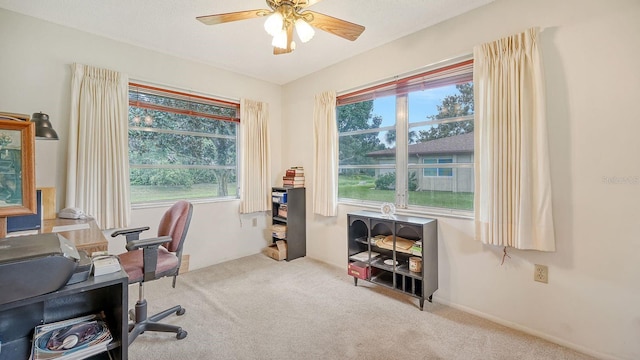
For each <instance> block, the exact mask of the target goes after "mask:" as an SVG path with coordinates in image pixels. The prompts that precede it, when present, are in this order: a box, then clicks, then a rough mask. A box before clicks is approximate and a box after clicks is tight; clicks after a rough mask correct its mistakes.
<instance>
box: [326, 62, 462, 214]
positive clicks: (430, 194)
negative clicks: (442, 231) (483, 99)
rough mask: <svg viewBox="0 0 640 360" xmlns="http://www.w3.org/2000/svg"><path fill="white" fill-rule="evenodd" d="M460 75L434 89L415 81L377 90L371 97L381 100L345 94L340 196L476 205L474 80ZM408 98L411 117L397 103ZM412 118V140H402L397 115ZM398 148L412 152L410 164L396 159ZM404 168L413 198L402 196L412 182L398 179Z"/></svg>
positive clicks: (340, 108)
mask: <svg viewBox="0 0 640 360" xmlns="http://www.w3.org/2000/svg"><path fill="white" fill-rule="evenodd" d="M470 70H471V69H468V70H465V71H470ZM466 74H467V75H470V72H467V73H466ZM459 75H460V74H457V75H456V76H454V77H451V78H450V79H440V80H438V81H439V82H434V83H432V84H431V85H433V86H427V87H424V88H426V90H422V89H423V88H419V87H418V86H415V87H411V88H407V89H408V90H406V91H407V92H404V93H397V95H395V94H393V95H390V96H385V97H376V96H380V94H381V92H378V90H377V89H378V88H377V87H374V88H372V90H371V93H370V94H369V95H371V96H370V97H369V98H373V100H364V101H361V99H364V98H366V97H364V95H363V96H360V95H356V96H355V97H348V96H347V97H345V98H343V100H344V101H343V102H341V103H342V104H347V105H341V106H338V107H337V117H338V131H339V134H340V140H339V150H340V167H339V180H340V181H339V189H338V192H339V197H340V198H343V199H344V198H348V199H361V200H366V201H380V202H382V201H393V202H394V203H395V201H396V199H398V202H400V204H396V205H400V208H402V207H405V206H407V207H411V206H426V207H442V208H450V209H463V210H473V191H474V176H473V137H474V135H473V111H474V109H473V106H474V104H473V83H472V82H466V81H467V80H468V79H470V78H471V77H470V76H459ZM438 84H448V85H444V86H438ZM358 93H359V94H360V93H362V94H365V93H366V91H359V92H358ZM387 93H393V91H388V92H385V93H384V95H387ZM358 96H360V97H358ZM405 96H406V101H407V107H406V114H405V111H404V110H403V108H404V106H400V107H399V108H396V101H399V103H400V104H402V103H403V102H404V100H405ZM355 101H360V102H355ZM405 115H406V117H407V119H408V120H407V121H408V130H404V129H403V130H402V131H408V133H407V142H406V143H397V138H396V136H395V135H396V131H394V130H392V129H391V128H395V127H396V119H398V121H399V123H400V124H404V122H403V119H404V118H405ZM403 126H404V125H403ZM376 129H381V130H379V131H376ZM403 142H404V141H403ZM396 148H397V149H403V150H402V151H405V150H404V149H407V151H408V154H407V156H406V162H405V161H404V160H402V161H401V160H399V159H403V158H404V157H400V158H398V157H397V156H396ZM442 164H451V165H445V166H443V165H442ZM396 171H398V172H405V173H406V174H407V176H406V178H407V179H408V180H407V181H408V184H406V185H407V186H406V190H407V196H406V197H404V196H403V195H404V193H400V192H404V191H405V186H404V184H401V185H403V186H396V184H395V178H396ZM356 189H357V191H356ZM396 191H397V192H399V193H398V194H396ZM404 199H406V200H404ZM405 201H406V202H405Z"/></svg>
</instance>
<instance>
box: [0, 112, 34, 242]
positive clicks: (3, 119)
mask: <svg viewBox="0 0 640 360" xmlns="http://www.w3.org/2000/svg"><path fill="white" fill-rule="evenodd" d="M29 120H30V117H29V116H28V115H21V114H9V113H0V218H6V217H7V216H15V215H26V214H35V213H36V211H37V209H36V206H37V205H36V186H35V154H34V149H35V124H34V123H32V122H31V121H29ZM0 221H1V222H2V223H4V224H6V222H5V219H0ZM1 227H2V226H1V225H0V235H2V231H1Z"/></svg>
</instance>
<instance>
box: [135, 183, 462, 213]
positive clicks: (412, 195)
mask: <svg viewBox="0 0 640 360" xmlns="http://www.w3.org/2000/svg"><path fill="white" fill-rule="evenodd" d="M374 181H375V178H374V177H371V176H349V177H346V176H340V177H339V180H338V182H339V188H338V190H339V191H338V197H340V198H347V199H358V200H366V201H379V202H391V203H394V202H395V195H396V194H395V191H393V190H375V182H374ZM228 194H229V196H236V184H235V183H234V184H229V187H228ZM217 196H218V185H216V184H196V185H193V186H192V187H191V188H185V187H183V186H150V185H131V202H132V203H134V204H136V203H147V202H154V201H167V200H179V199H187V200H188V199H205V198H214V197H217ZM409 205H416V206H433V207H440V208H448V209H459V210H473V193H454V192H449V191H409Z"/></svg>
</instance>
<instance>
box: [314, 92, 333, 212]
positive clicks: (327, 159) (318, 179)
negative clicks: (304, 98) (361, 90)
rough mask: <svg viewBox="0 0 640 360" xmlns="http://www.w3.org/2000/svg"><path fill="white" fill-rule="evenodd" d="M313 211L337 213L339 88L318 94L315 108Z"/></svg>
mask: <svg viewBox="0 0 640 360" xmlns="http://www.w3.org/2000/svg"><path fill="white" fill-rule="evenodd" d="M313 130H314V131H313V156H314V163H313V212H314V213H315V214H319V215H324V216H337V215H338V206H337V203H338V124H337V123H336V92H335V91H325V92H323V93H320V94H318V95H316V96H315V104H314V108H313Z"/></svg>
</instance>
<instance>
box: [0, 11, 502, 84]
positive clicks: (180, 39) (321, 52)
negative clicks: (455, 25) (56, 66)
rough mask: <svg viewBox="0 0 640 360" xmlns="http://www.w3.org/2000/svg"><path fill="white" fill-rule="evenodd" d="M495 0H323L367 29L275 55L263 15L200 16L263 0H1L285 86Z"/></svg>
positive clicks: (319, 35)
mask: <svg viewBox="0 0 640 360" xmlns="http://www.w3.org/2000/svg"><path fill="white" fill-rule="evenodd" d="M492 1H494V0H323V1H321V2H319V3H317V4H315V5H313V6H311V7H309V9H310V10H314V11H316V12H320V13H324V14H327V15H330V16H333V17H337V18H340V19H343V20H346V21H349V22H353V23H357V24H360V25H363V26H365V27H366V30H365V31H364V33H363V34H362V35H361V36H360V37H359V38H358V39H357V40H356V41H355V42H351V41H348V40H345V39H343V38H340V37H338V36H335V35H332V34H329V33H326V32H324V31H321V30H317V31H316V35H315V37H314V38H313V39H312V40H311V41H309V42H308V43H305V44H302V43H299V42H298V47H297V49H296V50H295V51H294V52H293V53H290V54H284V55H277V56H276V55H273V48H272V47H271V38H270V36H269V35H268V34H267V33H266V32H265V31H264V28H263V23H264V18H257V19H250V20H242V21H237V22H231V23H225V24H219V25H212V26H207V25H204V24H202V23H200V22H199V21H197V20H196V19H195V18H196V16H200V15H211V14H217V13H226V12H235V11H243V10H251V9H268V7H267V5H266V2H265V1H264V0H226V1H225V0H190V1H177V0H28V1H25V0H0V8H5V9H7V10H11V11H15V12H18V13H22V14H25V15H30V16H33V17H36V18H41V19H45V20H48V21H51V22H53V23H57V24H62V25H65V26H68V27H72V28H76V29H79V30H82V31H86V32H89V33H93V34H97V35H101V36H105V37H108V38H111V39H115V40H119V41H123V42H126V43H129V44H133V45H137V46H140V47H144V48H147V49H152V50H156V51H159V52H162V53H166V54H172V55H176V56H179V57H182V58H186V59H190V60H195V61H198V62H202V63H206V64H210V65H213V66H215V67H219V68H222V69H226V70H230V71H234V72H237V73H241V74H244V75H248V76H252V77H255V78H258V79H262V80H266V81H269V82H272V83H275V84H286V83H288V82H290V81H293V80H296V79H298V78H300V77H303V76H305V75H307V74H310V73H313V72H315V71H318V70H320V69H322V68H325V67H327V66H329V65H332V64H335V63H337V62H340V61H342V60H344V59H347V58H349V57H352V56H354V55H357V54H359V53H362V52H365V51H367V50H370V49H372V48H375V47H377V46H380V45H382V44H385V43H388V42H390V41H393V40H395V39H398V38H400V37H403V36H405V35H408V34H411V33H413V32H416V31H418V30H421V29H424V28H426V27H429V26H431V25H434V24H436V23H439V22H442V21H444V20H446V19H449V18H452V17H455V16H457V15H460V14H462V13H465V12H467V11H470V10H472V9H474V8H477V7H480V6H482V5H485V4H487V3H490V2H492Z"/></svg>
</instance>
